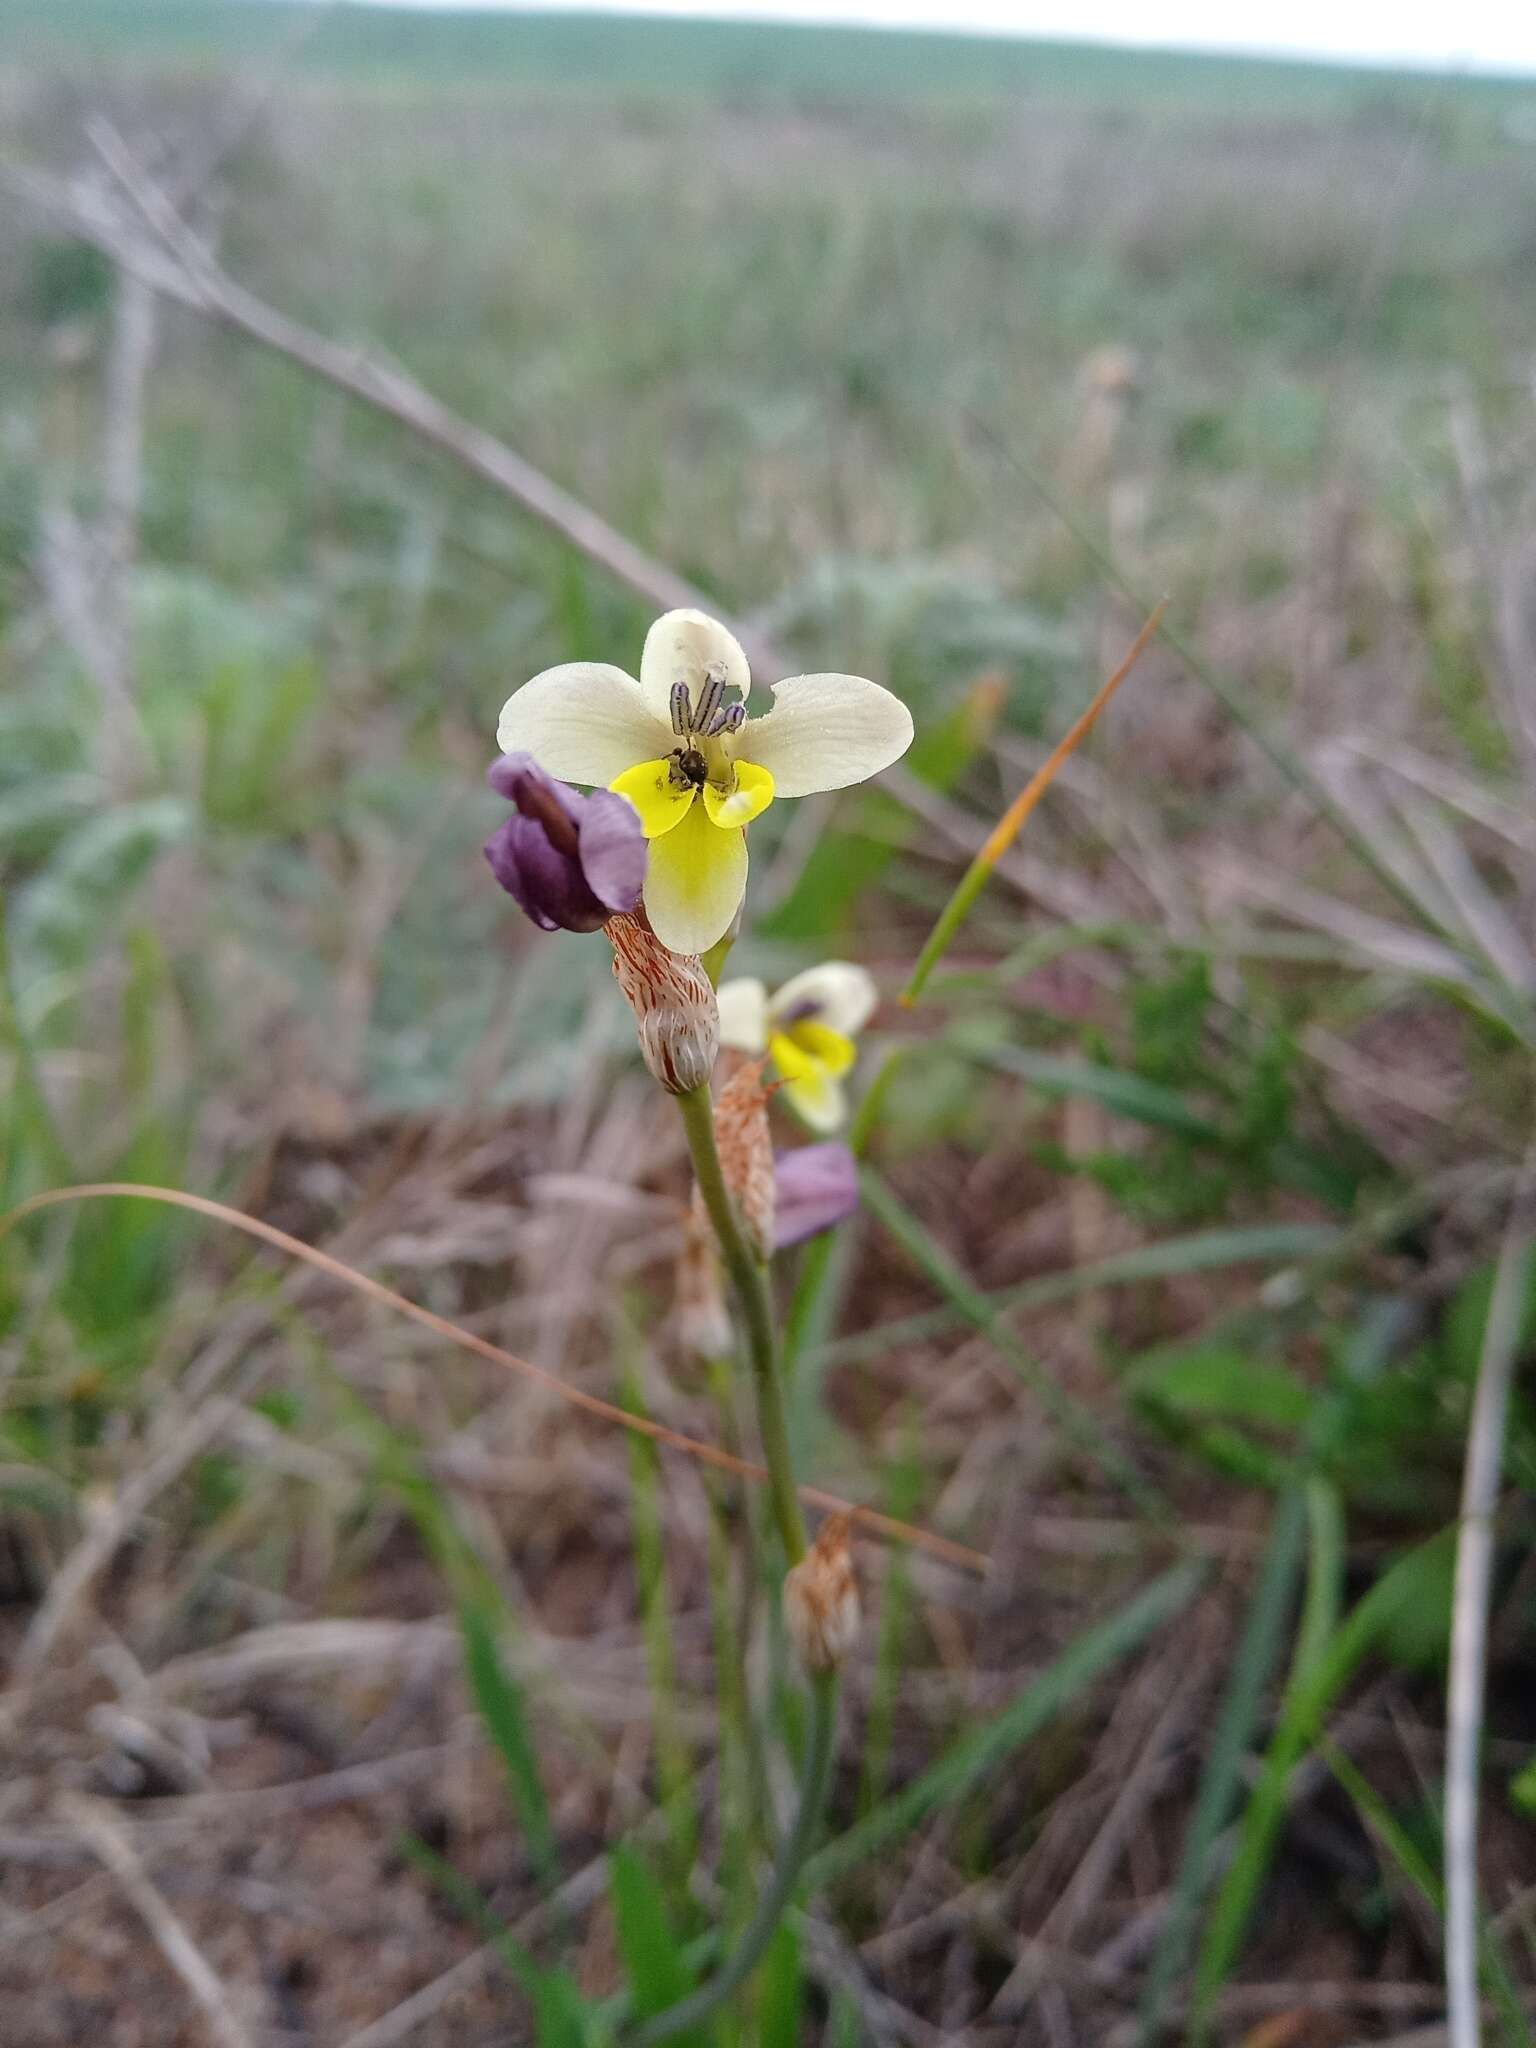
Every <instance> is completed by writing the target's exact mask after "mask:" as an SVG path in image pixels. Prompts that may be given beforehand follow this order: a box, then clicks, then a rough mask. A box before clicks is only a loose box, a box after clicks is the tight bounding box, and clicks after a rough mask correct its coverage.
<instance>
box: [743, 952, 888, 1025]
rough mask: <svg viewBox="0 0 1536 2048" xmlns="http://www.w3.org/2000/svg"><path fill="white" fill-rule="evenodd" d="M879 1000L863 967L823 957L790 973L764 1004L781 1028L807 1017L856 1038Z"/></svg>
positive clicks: (873, 980) (865, 968)
mask: <svg viewBox="0 0 1536 2048" xmlns="http://www.w3.org/2000/svg"><path fill="white" fill-rule="evenodd" d="M879 1001H880V992H879V990H878V989H877V988H876V987H875V979H874V976H873V975H872V974H871V973H870V972H869V969H868V968H867V967H859V966H857V965H855V963H854V962H853V961H852V960H823V961H822V962H821V963H820V964H819V965H818V966H815V967H807V968H806V970H805V972H804V973H803V974H795V975H791V977H790V979H789V980H788V981H786V982H785V984H784V986H783V987H782V988H780V989H776V990H775V991H774V995H773V1000H772V1001H771V1002H770V1003H769V1005H768V1008H769V1012H770V1014H771V1015H772V1016H773V1018H774V1020H775V1021H776V1022H777V1023H778V1024H779V1025H780V1026H781V1027H782V1028H785V1029H787V1028H788V1027H789V1026H790V1025H791V1024H794V1023H797V1022H798V1021H799V1020H800V1019H801V1018H803V1017H811V1018H814V1019H815V1021H816V1022H817V1023H818V1024H828V1025H830V1026H831V1028H832V1029H833V1030H834V1031H840V1032H842V1034H843V1036H844V1037H845V1038H857V1037H858V1035H859V1033H860V1032H861V1031H862V1030H863V1029H864V1026H865V1025H866V1024H867V1023H868V1022H869V1020H870V1018H871V1017H872V1016H873V1015H874V1013H875V1010H876V1007H877V1006H878V1004H879Z"/></svg>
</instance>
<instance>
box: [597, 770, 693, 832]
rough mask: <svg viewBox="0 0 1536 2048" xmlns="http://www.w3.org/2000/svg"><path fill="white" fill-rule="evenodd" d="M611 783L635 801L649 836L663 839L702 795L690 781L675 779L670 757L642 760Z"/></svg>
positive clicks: (627, 797)
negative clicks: (676, 780) (636, 766)
mask: <svg viewBox="0 0 1536 2048" xmlns="http://www.w3.org/2000/svg"><path fill="white" fill-rule="evenodd" d="M608 787H609V788H610V789H611V790H612V791H613V793H614V795H615V796H621V797H624V798H625V799H626V800H627V801H628V802H629V803H631V804H633V805H634V807H635V809H636V810H637V811H638V812H639V813H640V823H641V825H642V826H643V827H644V828H645V836H646V838H647V839H659V838H660V837H661V835H662V833H663V832H670V831H672V830H673V829H674V827H676V826H678V825H681V823H682V822H683V820H684V818H686V817H687V815H688V813H689V810H690V809H691V808H692V805H693V800H694V798H695V797H696V796H697V795H698V791H697V790H696V789H694V788H692V787H691V785H690V784H688V783H686V782H684V783H678V782H674V781H673V779H672V763H671V762H670V761H642V762H641V763H640V765H639V767H638V768H626V769H625V771H624V773H623V774H622V775H616V776H615V777H614V778H613V780H612V782H610V783H609V785H608Z"/></svg>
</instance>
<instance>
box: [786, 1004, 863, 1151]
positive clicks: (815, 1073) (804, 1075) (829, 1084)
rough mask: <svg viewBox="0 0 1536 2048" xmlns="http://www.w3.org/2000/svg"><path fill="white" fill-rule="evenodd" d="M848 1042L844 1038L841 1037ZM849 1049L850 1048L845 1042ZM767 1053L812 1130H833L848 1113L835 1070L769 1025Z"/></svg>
mask: <svg viewBox="0 0 1536 2048" xmlns="http://www.w3.org/2000/svg"><path fill="white" fill-rule="evenodd" d="M842 1043H843V1044H844V1045H848V1041H847V1039H844V1040H843V1041H842ZM848 1050H849V1052H850V1053H851V1052H852V1050H853V1048H852V1046H851V1045H848ZM768 1054H769V1057H770V1058H771V1059H772V1061H773V1064H774V1066H775V1068H776V1069H777V1071H778V1072H779V1073H780V1074H781V1075H782V1076H783V1080H784V1093H785V1095H786V1096H787V1097H788V1099H789V1101H790V1103H791V1104H792V1105H793V1106H794V1108H795V1109H797V1110H798V1111H799V1113H800V1115H801V1116H802V1117H803V1118H804V1120H805V1121H806V1123H808V1124H809V1125H810V1126H811V1128H812V1130H816V1131H835V1130H836V1129H837V1126H838V1125H839V1124H840V1123H841V1122H842V1121H843V1119H844V1117H845V1116H846V1115H847V1113H848V1105H847V1103H846V1101H845V1100H844V1098H843V1090H842V1087H841V1084H840V1083H839V1081H838V1079H837V1075H836V1073H835V1072H834V1071H833V1069H832V1068H831V1067H830V1066H829V1065H828V1064H827V1062H826V1061H825V1060H824V1059H822V1058H821V1056H820V1055H819V1054H818V1053H814V1052H811V1051H810V1050H808V1048H806V1047H805V1046H803V1045H797V1044H796V1042H795V1040H794V1039H792V1038H791V1037H790V1036H789V1034H788V1032H786V1031H775V1030H773V1029H772V1027H771V1026H770V1030H769V1038H768Z"/></svg>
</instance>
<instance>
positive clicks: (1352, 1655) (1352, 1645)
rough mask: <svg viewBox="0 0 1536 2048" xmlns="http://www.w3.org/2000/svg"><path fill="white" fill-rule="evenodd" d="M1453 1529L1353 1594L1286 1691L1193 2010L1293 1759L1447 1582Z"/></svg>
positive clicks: (1225, 1964)
mask: <svg viewBox="0 0 1536 2048" xmlns="http://www.w3.org/2000/svg"><path fill="white" fill-rule="evenodd" d="M1453 1538H1454V1532H1453V1531H1448V1530H1442V1531H1441V1532H1440V1533H1439V1534H1438V1535H1436V1536H1434V1537H1432V1538H1431V1539H1430V1540H1429V1542H1427V1543H1422V1544H1420V1545H1418V1547H1417V1548H1415V1549H1413V1550H1411V1551H1409V1552H1408V1553H1407V1555H1406V1556H1404V1557H1401V1558H1399V1559H1398V1561H1397V1563H1396V1564H1394V1565H1393V1566H1392V1567H1391V1569H1390V1570H1389V1571H1387V1572H1385V1573H1384V1574H1383V1575H1382V1577H1381V1578H1380V1579H1378V1580H1377V1582H1376V1584H1375V1585H1374V1586H1372V1587H1371V1589H1370V1591H1369V1592H1368V1593H1366V1594H1364V1595H1363V1597H1362V1598H1361V1599H1360V1600H1359V1601H1357V1602H1356V1604H1355V1606H1354V1607H1353V1608H1352V1609H1351V1611H1350V1613H1349V1614H1348V1615H1347V1616H1346V1618H1345V1619H1344V1621H1343V1622H1342V1623H1341V1624H1340V1626H1339V1627H1338V1628H1337V1629H1336V1630H1335V1631H1334V1634H1333V1637H1332V1639H1331V1641H1330V1642H1329V1643H1328V1645H1327V1647H1326V1648H1325V1649H1324V1651H1323V1652H1322V1654H1321V1655H1320V1656H1318V1657H1316V1658H1315V1659H1314V1660H1313V1663H1312V1665H1311V1668H1310V1669H1309V1670H1307V1671H1304V1672H1299V1673H1298V1674H1297V1676H1296V1678H1295V1680H1294V1681H1293V1683H1292V1684H1291V1686H1290V1687H1288V1689H1287V1692H1286V1697H1285V1701H1284V1703H1283V1705H1282V1708H1281V1714H1280V1720H1279V1723H1278V1725H1277V1727H1276V1729H1275V1733H1274V1736H1273V1738H1272V1739H1271V1742H1270V1745H1269V1750H1268V1752H1267V1754H1266V1756H1265V1759H1264V1766H1263V1770H1262V1772H1261V1774H1260V1777H1259V1782H1258V1784H1257V1786H1256V1787H1255V1788H1254V1792H1253V1796H1252V1798H1251V1799H1250V1801H1249V1803H1248V1808H1247V1811H1246V1812H1245V1814H1244V1815H1243V1822H1242V1832H1241V1834H1240V1836H1239V1840H1238V1846H1237V1854H1236V1856H1235V1857H1234V1858H1233V1860H1232V1863H1231V1865H1230V1867H1229V1869H1228V1871H1227V1874H1226V1876H1225V1878H1224V1879H1223V1881H1222V1885H1221V1889H1220V1891H1219V1892H1218V1893H1217V1896H1216V1902H1215V1905H1214V1907H1213V1908H1212V1912H1211V1917H1210V1920H1209V1922H1208V1923H1207V1926H1206V1930H1205V1939H1204V1942H1203V1944H1202V1947H1201V1951H1200V1960H1199V1965H1198V1969H1197V1972H1196V1979H1195V1990H1196V2010H1197V2013H1203V2012H1205V2011H1208V2010H1209V2007H1210V2003H1211V2000H1212V1999H1213V1997H1214V1996H1215V1993H1216V1992H1217V1990H1218V1989H1219V1988H1220V1986H1221V1985H1222V1984H1223V1983H1224V1982H1225V1981H1226V1979H1227V1977H1228V1976H1229V1975H1230V1973H1231V1970H1232V1968H1233V1966H1234V1964H1235V1963H1236V1961H1237V1957H1238V1953H1239V1950H1240V1948H1241V1945H1242V1940H1243V1936H1244V1934H1245V1933H1246V1931H1247V1927H1248V1922H1249V1919H1250V1917H1251V1915H1252V1912H1253V1908H1254V1905H1255V1903H1256V1901H1257V1898H1258V1894H1259V1888H1260V1886H1261V1884H1262V1883H1263V1880H1264V1874H1265V1872H1266V1871H1267V1870H1268V1868H1269V1864H1270V1860H1271V1858H1272V1856H1273V1854H1274V1849H1275V1844H1276V1842H1277V1841H1278V1839H1279V1835H1280V1830H1281V1827H1282V1825H1283V1823H1284V1819H1285V1810H1286V1800H1287V1795H1288V1793H1289V1790H1290V1783H1291V1778H1292V1776H1293V1775H1294V1773H1295V1770H1296V1766H1297V1765H1298V1764H1299V1763H1300V1762H1301V1759H1302V1757H1303V1756H1304V1755H1305V1754H1306V1752H1307V1750H1308V1749H1309V1748H1310V1747H1311V1745H1312V1743H1313V1742H1314V1741H1315V1740H1316V1739H1317V1736H1318V1735H1319V1733H1320V1732H1321V1730H1322V1727H1323V1723H1324V1720H1325V1718H1326V1716H1327V1714H1328V1711H1329V1709H1330V1708H1331V1706H1332V1705H1333V1702H1334V1700H1335V1699H1336V1698H1337V1697H1338V1695H1339V1693H1340V1692H1341V1691H1342V1690H1343V1688H1344V1687H1345V1685H1347V1684H1348V1682H1349V1680H1350V1679H1351V1678H1352V1677H1353V1675H1354V1673H1355V1671H1356V1670H1357V1669H1358V1668H1359V1666H1360V1664H1361V1663H1362V1662H1363V1661H1364V1659H1365V1658H1366V1656H1367V1655H1369V1653H1370V1652H1371V1651H1372V1649H1374V1648H1375V1647H1376V1646H1377V1644H1378V1643H1379V1642H1380V1640H1381V1638H1382V1637H1383V1636H1384V1635H1385V1634H1386V1632H1387V1630H1388V1629H1389V1627H1390V1626H1391V1625H1392V1624H1393V1622H1395V1621H1396V1620H1397V1619H1398V1618H1399V1617H1401V1616H1402V1615H1404V1614H1406V1613H1407V1612H1409V1611H1410V1610H1411V1609H1412V1608H1413V1607H1414V1606H1415V1605H1416V1604H1417V1603H1419V1602H1421V1601H1423V1600H1424V1599H1425V1598H1426V1595H1427V1596H1428V1597H1430V1598H1431V1599H1433V1598H1434V1597H1435V1591H1434V1589H1435V1587H1436V1585H1437V1584H1438V1585H1439V1586H1440V1587H1441V1588H1443V1585H1444V1580H1445V1568H1446V1560H1447V1557H1448V1555H1449V1552H1450V1549H1451V1545H1452V1542H1453Z"/></svg>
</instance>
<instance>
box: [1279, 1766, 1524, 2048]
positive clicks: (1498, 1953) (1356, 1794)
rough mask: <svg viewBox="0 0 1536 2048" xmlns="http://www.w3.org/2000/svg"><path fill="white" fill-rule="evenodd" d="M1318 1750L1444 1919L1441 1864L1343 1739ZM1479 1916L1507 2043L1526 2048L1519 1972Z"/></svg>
mask: <svg viewBox="0 0 1536 2048" xmlns="http://www.w3.org/2000/svg"><path fill="white" fill-rule="evenodd" d="M1317 1753H1318V1755H1319V1756H1320V1757H1321V1758H1322V1759H1323V1762H1324V1763H1325V1764H1327V1766H1328V1768H1329V1770H1330V1771H1332V1773H1333V1775H1334V1777H1335V1778H1337V1780H1338V1781H1339V1784H1340V1785H1341V1786H1342V1787H1343V1789H1344V1791H1345V1792H1346V1793H1347V1794H1348V1795H1349V1797H1350V1799H1351V1800H1353V1802H1354V1804H1355V1807H1356V1809H1357V1811H1358V1812H1359V1814H1360V1818H1361V1821H1362V1823H1363V1825H1364V1826H1365V1827H1366V1828H1367V1829H1368V1830H1370V1832H1372V1833H1373V1834H1374V1835H1375V1836H1376V1838H1377V1840H1378V1841H1379V1842H1380V1844H1381V1846H1382V1848H1383V1849H1385V1850H1386V1852H1387V1854H1388V1856H1389V1857H1390V1858H1391V1860H1392V1861H1393V1862H1394V1863H1395V1864H1396V1865H1397V1868H1398V1870H1399V1871H1400V1873H1401V1874H1402V1876H1403V1877H1404V1878H1405V1879H1406V1880H1407V1881H1408V1883H1409V1884H1411V1885H1412V1886H1413V1888H1414V1889H1415V1891H1417V1892H1418V1893H1419V1895H1420V1896H1421V1897H1422V1898H1423V1899H1424V1900H1425V1901H1426V1902H1427V1903H1428V1904H1429V1905H1430V1906H1432V1907H1433V1908H1434V1910H1435V1912H1436V1913H1437V1914H1440V1915H1441V1916H1442V1917H1443V1916H1444V1913H1445V1886H1444V1884H1443V1882H1442V1880H1441V1876H1440V1871H1439V1867H1438V1864H1437V1863H1434V1862H1431V1861H1430V1859H1429V1857H1428V1856H1426V1855H1425V1853H1424V1851H1423V1850H1422V1849H1421V1848H1420V1847H1419V1844H1418V1843H1417V1842H1416V1841H1415V1840H1414V1838H1413V1836H1412V1835H1411V1834H1409V1832H1408V1830H1407V1829H1406V1828H1405V1827H1404V1826H1403V1824H1402V1823H1401V1821H1399V1819H1398V1818H1397V1815H1396V1814H1395V1813H1394V1812H1393V1811H1392V1809H1391V1808H1390V1807H1389V1806H1388V1805H1387V1802H1386V1801H1385V1800H1384V1799H1383V1798H1382V1796H1381V1794H1380V1793H1379V1792H1378V1791H1377V1790H1376V1787H1375V1786H1374V1785H1373V1784H1372V1783H1371V1781H1370V1780H1369V1778H1367V1777H1366V1776H1365V1774H1364V1773H1363V1772H1362V1771H1361V1770H1360V1769H1359V1768H1358V1767H1357V1766H1356V1764H1355V1762H1354V1759H1353V1758H1352V1757H1350V1756H1348V1755H1346V1754H1345V1752H1344V1751H1343V1750H1342V1749H1340V1748H1339V1746H1338V1744H1337V1743H1335V1742H1331V1741H1330V1740H1329V1739H1328V1737H1327V1736H1324V1737H1323V1738H1322V1740H1321V1741H1320V1742H1319V1743H1318V1745H1317ZM1478 1918H1479V1927H1478V1948H1479V1951H1480V1957H1481V1964H1482V1975H1483V1981H1484V1983H1485V1984H1486V1986H1487V1988H1488V1991H1489V1993H1490V1995H1491V1996H1492V1998H1493V2000H1494V2003H1495V2004H1496V2005H1497V2006H1498V2008H1499V2018H1500V2021H1501V2023H1502V2028H1503V2033H1504V2038H1505V2040H1506V2042H1507V2043H1509V2044H1510V2048H1524V2044H1526V2043H1528V2042H1529V2041H1530V2040H1531V2027H1530V2023H1529V2021H1528V2020H1527V2018H1526V2016H1525V2013H1524V2011H1523V2009H1522V2007H1521V2003H1520V1992H1519V1987H1518V1985H1517V1984H1516V1981H1515V1976H1514V1972H1513V1971H1512V1970H1511V1968H1510V1965H1509V1961H1508V1958H1507V1957H1506V1955H1505V1953H1504V1945H1503V1943H1502V1941H1501V1940H1500V1938H1499V1932H1498V1929H1497V1927H1496V1926H1495V1925H1494V1923H1493V1922H1492V1921H1491V1920H1490V1919H1489V1918H1488V1916H1487V1914H1486V1913H1481V1914H1479V1916H1478Z"/></svg>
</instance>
